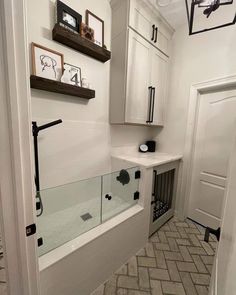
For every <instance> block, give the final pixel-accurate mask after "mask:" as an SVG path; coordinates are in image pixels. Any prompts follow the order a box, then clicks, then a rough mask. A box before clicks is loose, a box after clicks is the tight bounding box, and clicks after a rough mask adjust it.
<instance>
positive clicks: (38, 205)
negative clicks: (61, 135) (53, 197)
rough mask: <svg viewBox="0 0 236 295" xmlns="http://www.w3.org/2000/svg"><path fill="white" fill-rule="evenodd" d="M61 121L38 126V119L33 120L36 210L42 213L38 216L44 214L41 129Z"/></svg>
mask: <svg viewBox="0 0 236 295" xmlns="http://www.w3.org/2000/svg"><path fill="white" fill-rule="evenodd" d="M60 123H62V120H61V119H59V120H56V121H53V122H50V123H47V124H44V125H41V126H38V125H37V122H36V121H33V122H32V133H33V137H34V162H35V186H36V199H38V201H36V210H40V213H39V214H37V217H39V216H41V215H42V214H43V202H42V198H41V195H40V180H39V156H38V134H39V131H42V130H44V129H47V128H50V127H52V126H55V125H57V124H60Z"/></svg>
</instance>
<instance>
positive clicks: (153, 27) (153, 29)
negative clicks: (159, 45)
mask: <svg viewBox="0 0 236 295" xmlns="http://www.w3.org/2000/svg"><path fill="white" fill-rule="evenodd" d="M154 37H155V25H152V39H151V41H153V40H154Z"/></svg>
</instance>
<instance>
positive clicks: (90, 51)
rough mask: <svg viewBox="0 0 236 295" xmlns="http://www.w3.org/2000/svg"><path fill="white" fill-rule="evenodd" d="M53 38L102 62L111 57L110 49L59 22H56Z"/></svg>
mask: <svg viewBox="0 0 236 295" xmlns="http://www.w3.org/2000/svg"><path fill="white" fill-rule="evenodd" d="M52 39H53V40H55V41H57V42H60V43H62V44H64V45H66V46H68V47H71V48H73V49H75V50H77V51H79V52H82V53H84V54H86V55H89V56H91V57H93V58H95V59H97V60H99V61H101V62H106V61H108V60H110V59H111V52H110V51H108V50H106V49H105V48H102V47H101V46H98V45H96V44H94V43H93V42H91V41H89V40H87V39H85V38H82V37H81V36H80V35H79V34H75V33H73V32H71V31H69V30H68V29H66V28H64V27H62V26H60V25H59V24H56V25H55V26H54V28H53V31H52Z"/></svg>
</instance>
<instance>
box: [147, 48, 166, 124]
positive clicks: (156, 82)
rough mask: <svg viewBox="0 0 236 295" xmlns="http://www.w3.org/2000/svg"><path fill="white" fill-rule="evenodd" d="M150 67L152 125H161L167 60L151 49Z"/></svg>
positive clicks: (157, 51)
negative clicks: (152, 100)
mask: <svg viewBox="0 0 236 295" xmlns="http://www.w3.org/2000/svg"><path fill="white" fill-rule="evenodd" d="M151 67H152V71H151V85H152V87H153V88H154V90H153V91H154V93H153V97H154V111H153V122H152V125H163V116H164V114H163V112H164V102H165V96H166V86H167V67H168V58H167V57H166V56H165V55H164V54H162V53H161V52H160V51H159V50H157V49H155V48H153V54H152V62H151Z"/></svg>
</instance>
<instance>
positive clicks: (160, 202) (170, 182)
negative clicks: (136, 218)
mask: <svg viewBox="0 0 236 295" xmlns="http://www.w3.org/2000/svg"><path fill="white" fill-rule="evenodd" d="M174 179H175V169H172V170H169V171H167V172H164V173H161V174H158V175H157V174H156V173H155V171H154V193H153V197H154V198H153V201H152V204H153V222H154V221H156V220H157V219H158V218H159V217H161V216H162V215H163V214H165V213H166V212H167V211H168V210H169V209H170V208H171V204H172V199H173V191H174Z"/></svg>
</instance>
